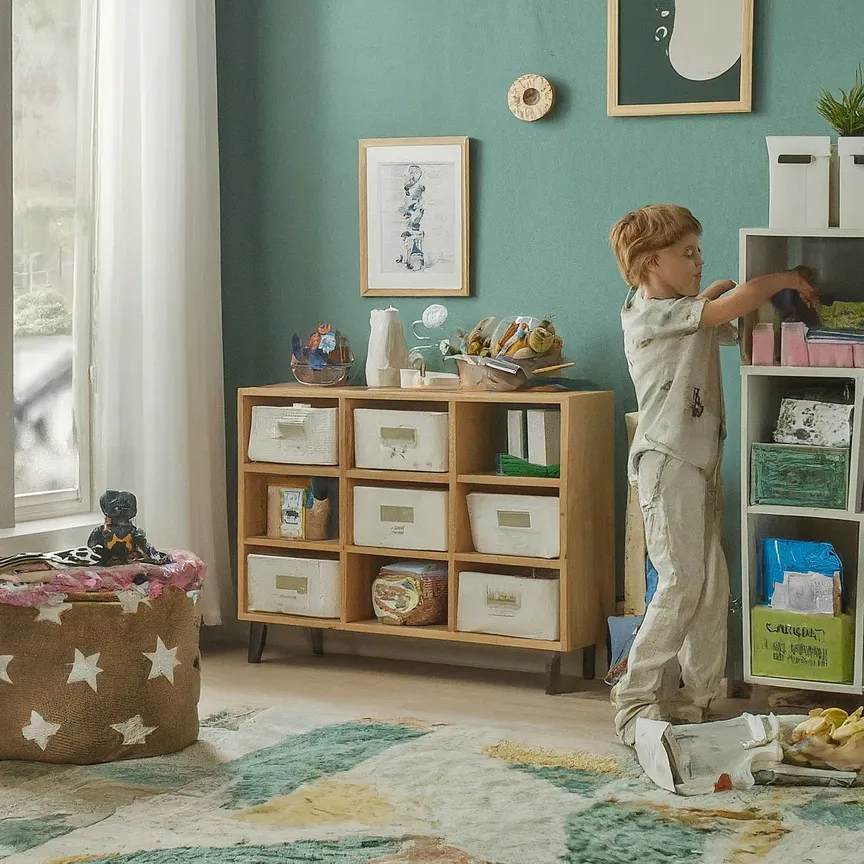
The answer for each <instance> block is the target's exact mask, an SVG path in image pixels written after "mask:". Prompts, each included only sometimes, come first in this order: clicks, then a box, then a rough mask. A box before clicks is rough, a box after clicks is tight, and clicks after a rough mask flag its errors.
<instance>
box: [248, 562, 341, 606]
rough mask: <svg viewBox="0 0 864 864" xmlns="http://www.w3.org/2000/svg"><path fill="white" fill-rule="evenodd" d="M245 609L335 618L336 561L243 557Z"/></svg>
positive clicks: (338, 590)
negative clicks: (244, 568)
mask: <svg viewBox="0 0 864 864" xmlns="http://www.w3.org/2000/svg"><path fill="white" fill-rule="evenodd" d="M246 582H247V608H248V609H249V611H250V612H279V613H282V614H283V615H308V616H309V617H311V618H338V617H339V614H340V610H341V608H342V579H341V575H340V565H339V562H338V561H335V560H330V559H322V558H294V557H290V556H288V555H247V556H246Z"/></svg>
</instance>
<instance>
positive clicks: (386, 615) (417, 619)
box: [372, 561, 447, 626]
mask: <svg viewBox="0 0 864 864" xmlns="http://www.w3.org/2000/svg"><path fill="white" fill-rule="evenodd" d="M372 607H373V609H374V610H375V615H376V616H377V617H378V620H379V621H380V622H381V623H382V624H396V625H401V624H407V625H410V626H417V625H422V624H445V623H446V622H447V569H446V567H442V566H441V565H440V564H430V563H429V562H426V561H423V562H414V561H407V562H401V563H399V564H391V565H389V566H387V567H383V568H382V569H381V572H380V573H379V574H378V578H377V579H375V581H374V582H373V583H372Z"/></svg>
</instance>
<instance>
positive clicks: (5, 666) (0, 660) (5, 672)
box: [0, 654, 15, 684]
mask: <svg viewBox="0 0 864 864" xmlns="http://www.w3.org/2000/svg"><path fill="white" fill-rule="evenodd" d="M14 659H15V657H14V656H13V655H12V654H0V681H5V682H6V683H7V684H11V683H12V679H11V678H10V677H9V664H10V663H11V662H12V661H13V660H14Z"/></svg>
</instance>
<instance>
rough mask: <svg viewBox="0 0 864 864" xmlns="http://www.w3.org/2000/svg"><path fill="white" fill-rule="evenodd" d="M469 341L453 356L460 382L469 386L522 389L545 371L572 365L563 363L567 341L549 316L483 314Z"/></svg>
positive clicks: (468, 387) (466, 387) (471, 387)
mask: <svg viewBox="0 0 864 864" xmlns="http://www.w3.org/2000/svg"><path fill="white" fill-rule="evenodd" d="M466 341H467V348H468V351H467V353H466V354H460V355H458V356H456V357H455V358H454V359H455V360H456V361H457V363H458V367H459V384H460V386H461V387H463V388H465V389H468V390H493V391H498V392H503V391H508V390H520V389H522V388H523V387H526V386H527V385H528V384H529V382H531V381H533V380H536V379H537V377H539V376H542V375H543V374H546V373H548V372H553V371H555V370H557V369H561V368H562V367H563V366H565V365H571V364H565V363H564V359H563V353H562V351H563V347H564V341H563V340H562V339H561V337H560V336H559V335H558V334H557V333H556V332H555V327H554V325H553V324H552V322H551V321H550V320H549V319H548V318H533V317H531V316H528V315H520V316H517V317H511V318H504V319H502V320H500V321H498V320H496V319H495V318H484V319H483V320H482V321H481V322H480V323H479V324H478V325H477V326H476V327H475V328H474V329H473V330H472V331H471V332H470V333H469V334H468V339H467V340H466Z"/></svg>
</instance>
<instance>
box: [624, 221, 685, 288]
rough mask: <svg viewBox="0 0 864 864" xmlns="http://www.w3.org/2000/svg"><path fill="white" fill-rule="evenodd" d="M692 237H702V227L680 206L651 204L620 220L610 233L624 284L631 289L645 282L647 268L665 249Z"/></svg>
mask: <svg viewBox="0 0 864 864" xmlns="http://www.w3.org/2000/svg"><path fill="white" fill-rule="evenodd" d="M688 234H696V235H697V236H701V235H702V224H701V223H700V222H699V220H698V219H697V218H696V217H695V216H694V215H693V214H692V213H691V212H690V211H689V210H688V209H687V208H686V207H679V206H678V205H677V204H649V205H648V206H647V207H640V208H639V209H638V210H634V211H633V212H632V213H628V214H627V215H626V216H625V217H624V218H623V219H619V220H618V221H617V222H616V223H615V224H614V225H613V226H612V231H611V232H610V234H609V243H610V244H611V245H612V251H613V252H614V253H615V257H616V258H617V259H618V268H619V269H620V270H621V275H622V276H623V277H624V281H625V282H626V283H627V284H628V285H631V286H636V285H639V284H640V283H641V282H643V281H644V279H645V275H646V269H647V265H648V264H649V263H650V261H651V259H652V258H653V256H654V255H656V254H657V253H658V252H659V251H660V250H661V249H665V248H666V247H667V246H671V245H672V244H673V243H677V242H678V241H679V240H682V239H683V238H684V237H686V236H687V235H688Z"/></svg>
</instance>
